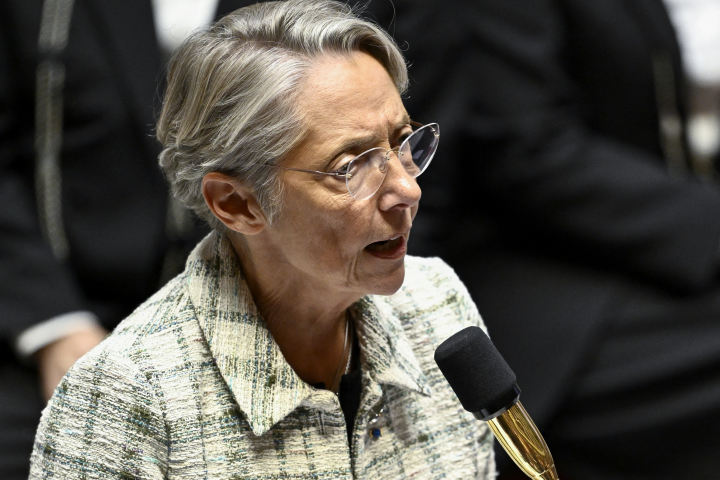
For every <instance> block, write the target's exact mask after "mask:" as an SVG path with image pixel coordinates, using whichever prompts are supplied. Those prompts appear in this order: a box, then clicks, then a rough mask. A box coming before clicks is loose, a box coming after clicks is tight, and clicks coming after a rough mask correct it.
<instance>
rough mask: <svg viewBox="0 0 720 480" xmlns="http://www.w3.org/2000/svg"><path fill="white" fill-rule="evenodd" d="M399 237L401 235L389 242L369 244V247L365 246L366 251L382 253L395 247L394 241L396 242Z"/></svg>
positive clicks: (381, 241)
mask: <svg viewBox="0 0 720 480" xmlns="http://www.w3.org/2000/svg"><path fill="white" fill-rule="evenodd" d="M401 236H402V235H399V236H397V237H395V238H391V239H390V240H380V241H379V242H374V243H371V244H370V245H368V246H367V249H368V250H372V251H374V252H382V251H385V250H390V249H393V248H395V247H396V246H397V243H396V242H395V240H397V239H398V238H400V237H401Z"/></svg>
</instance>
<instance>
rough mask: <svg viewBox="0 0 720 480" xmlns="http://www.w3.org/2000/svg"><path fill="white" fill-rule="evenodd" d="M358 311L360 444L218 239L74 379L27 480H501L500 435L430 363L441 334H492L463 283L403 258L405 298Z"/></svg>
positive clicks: (436, 263) (68, 379)
mask: <svg viewBox="0 0 720 480" xmlns="http://www.w3.org/2000/svg"><path fill="white" fill-rule="evenodd" d="M353 308H354V312H353V313H354V318H355V319H356V327H357V333H358V338H359V342H360V349H361V355H360V362H361V368H362V394H361V400H360V409H359V411H358V415H357V418H356V424H355V428H354V433H353V438H352V449H350V448H349V447H348V441H347V431H346V427H345V419H344V416H343V414H342V410H341V409H340V403H339V401H338V398H337V397H336V396H335V395H334V394H333V393H331V392H329V391H327V390H320V389H316V388H313V387H312V386H310V385H308V384H306V383H305V382H303V381H302V380H301V379H300V378H299V377H298V376H297V374H296V373H295V372H294V371H293V369H292V368H291V367H290V366H289V365H288V363H287V362H286V361H285V359H284V357H283V355H282V353H281V352H280V350H279V348H278V346H277V344H276V343H275V342H274V341H273V338H272V336H271V335H270V333H269V332H268V330H267V328H266V326H265V322H264V321H263V319H262V318H261V317H260V315H259V313H258V311H257V309H256V307H255V304H254V303H253V300H252V298H251V295H250V291H249V290H248V287H247V285H246V283H245V281H244V280H243V277H242V274H241V271H240V267H239V264H238V261H237V259H236V257H235V254H234V251H233V250H232V247H231V246H230V243H229V241H228V240H227V239H226V238H225V237H224V236H222V235H218V234H215V233H213V234H211V235H209V236H208V237H207V238H205V239H204V240H203V241H202V242H201V243H200V244H199V245H198V246H197V247H196V248H195V250H194V251H193V253H192V254H191V255H190V257H189V259H188V263H187V267H186V270H185V272H184V273H183V274H181V275H179V276H178V277H176V278H175V279H174V280H172V281H171V282H170V283H168V284H167V285H166V286H165V287H164V288H163V289H162V290H161V291H159V292H158V293H157V294H155V295H154V296H153V297H152V298H150V299H149V300H148V301H147V302H145V303H144V304H143V305H141V306H140V307H139V308H138V309H137V310H136V311H135V312H134V313H133V314H132V315H130V317H128V318H127V319H126V320H125V321H124V322H122V323H121V324H120V325H119V326H118V328H117V329H116V330H115V331H114V332H113V334H112V335H110V336H109V337H108V339H107V340H105V341H104V342H103V343H102V344H100V345H99V346H98V347H96V348H95V349H94V350H92V351H91V352H90V353H89V354H87V355H86V356H85V357H83V358H82V359H81V360H80V361H79V362H78V363H77V364H76V365H75V366H74V367H73V368H72V369H71V370H70V372H69V373H68V374H67V375H66V376H65V378H64V379H63V381H62V382H61V384H60V386H59V387H58V388H57V390H56V391H55V394H54V396H53V398H52V400H51V401H50V403H49V404H48V406H47V408H46V409H45V411H44V412H43V416H42V420H41V423H40V427H39V429H38V433H37V436H36V439H35V448H34V451H33V454H32V468H31V474H30V478H31V479H40V478H55V479H62V480H66V479H131V478H133V479H134V478H138V479H234V480H241V479H242V480H245V479H258V480H260V479H266V480H267V479H280V478H292V479H320V480H322V479H328V480H335V479H353V478H356V479H372V480H376V479H410V478H412V479H415V480H424V479H491V478H494V477H495V465H494V457H493V452H492V435H491V434H490V432H489V430H488V428H487V426H486V425H485V423H484V422H479V421H477V420H475V419H474V417H473V416H472V415H470V414H469V413H467V412H466V411H465V410H463V409H462V407H461V406H460V403H459V402H458V400H457V398H456V397H455V395H454V394H453V392H452V390H451V389H450V387H449V386H448V384H447V383H446V381H445V379H444V378H443V376H442V374H441V373H440V371H439V370H438V368H437V366H436V365H435V362H434V361H433V353H434V351H435V348H436V347H437V346H438V345H439V344H440V343H441V342H442V341H443V340H444V339H445V338H447V337H449V336H450V335H452V334H453V333H455V332H457V331H458V330H460V329H462V328H464V327H466V326H468V325H479V326H483V325H482V320H481V319H480V316H479V314H478V311H477V309H476V307H475V305H474V304H473V302H472V300H471V299H470V297H469V295H468V292H467V290H466V288H465V287H464V285H463V284H462V283H461V282H460V280H459V279H458V278H457V276H456V275H455V273H454V272H453V271H452V270H451V269H450V268H449V267H448V266H447V265H446V264H444V263H443V262H442V261H441V260H439V259H421V258H412V257H408V258H407V259H406V278H405V283H404V285H403V287H402V288H401V289H400V290H399V291H398V292H397V293H396V294H395V295H392V296H390V297H382V296H367V297H365V298H363V299H361V300H360V301H358V302H357V303H356V304H355V305H354V306H353ZM381 409H382V411H381ZM380 411H381V415H380V416H379V417H378V415H377V414H378V412H380ZM369 423H370V425H372V426H377V427H378V428H379V429H380V436H379V437H378V438H375V437H374V436H373V435H372V434H371V429H370V428H369V426H368V425H369ZM351 452H352V453H351Z"/></svg>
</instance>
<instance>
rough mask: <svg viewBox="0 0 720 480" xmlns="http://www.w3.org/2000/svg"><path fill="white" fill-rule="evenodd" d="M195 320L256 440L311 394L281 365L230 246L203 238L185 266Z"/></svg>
mask: <svg viewBox="0 0 720 480" xmlns="http://www.w3.org/2000/svg"><path fill="white" fill-rule="evenodd" d="M187 273H188V277H189V278H188V288H189V291H190V299H191V300H192V303H193V306H194V308H195V314H196V316H197V319H198V321H199V323H200V327H201V328H202V330H203V332H204V334H205V339H206V340H207V342H208V345H209V347H210V352H211V353H212V356H213V358H214V359H215V363H216V365H217V367H218V369H219V370H220V374H221V375H222V377H223V379H224V380H225V382H226V383H227V385H228V387H229V388H230V391H231V392H232V394H233V396H234V397H235V401H236V402H237V404H238V406H239V407H240V409H241V410H242V411H243V413H244V414H245V416H246V417H247V420H248V422H249V423H250V426H251V428H252V431H253V433H254V434H255V435H262V434H263V433H265V432H266V431H267V430H269V429H270V427H272V426H273V425H274V424H275V423H277V422H278V421H280V420H282V419H283V418H284V417H285V416H286V415H288V414H289V413H290V412H291V411H293V410H294V409H295V408H297V407H298V405H300V404H301V403H302V401H303V400H304V399H305V398H307V397H308V396H310V395H311V394H312V393H313V392H314V390H315V389H314V388H313V387H311V386H310V385H308V384H306V383H305V382H303V381H302V380H301V379H300V377H298V376H297V374H296V373H295V371H294V370H293V369H292V368H291V367H290V365H289V364H288V363H287V361H286V360H285V357H284V356H283V354H282V352H281V351H280V348H279V347H278V345H277V343H275V341H274V340H273V339H272V336H271V335H270V332H269V331H268V329H267V327H266V325H265V321H264V320H263V319H262V318H261V317H260V313H259V312H258V310H257V308H256V306H255V303H254V301H253V299H252V295H251V294H250V290H249V288H248V286H247V284H246V283H245V280H244V278H243V275H242V271H241V270H240V265H239V263H238V261H237V258H236V257H235V252H234V250H233V248H232V245H231V244H230V241H229V240H228V239H227V238H226V237H225V236H224V235H219V234H217V233H211V234H210V235H209V236H208V237H206V238H205V239H204V240H203V241H202V242H201V243H200V244H199V245H198V247H196V249H195V250H194V251H193V252H192V254H191V255H190V258H189V259H188V263H187Z"/></svg>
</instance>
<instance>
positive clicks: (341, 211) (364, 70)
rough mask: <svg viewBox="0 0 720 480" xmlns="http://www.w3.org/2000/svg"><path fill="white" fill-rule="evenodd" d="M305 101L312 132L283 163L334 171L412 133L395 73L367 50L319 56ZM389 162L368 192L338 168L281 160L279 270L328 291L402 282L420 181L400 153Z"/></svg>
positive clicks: (275, 238)
mask: <svg viewBox="0 0 720 480" xmlns="http://www.w3.org/2000/svg"><path fill="white" fill-rule="evenodd" d="M299 108H300V113H301V114H302V115H303V117H304V120H305V122H306V123H307V125H308V126H309V135H308V136H307V138H306V139H305V140H304V141H303V142H302V144H301V145H300V146H299V147H297V148H296V149H295V150H294V151H293V152H292V153H291V154H290V155H289V157H288V158H287V160H286V161H285V163H283V166H286V167H293V168H303V169H308V170H319V171H322V172H332V171H335V170H337V169H339V168H340V167H341V166H342V165H343V164H345V163H347V162H348V161H350V160H351V159H352V158H354V157H355V156H356V155H359V154H360V153H363V152H365V151H366V150H368V149H370V148H373V147H383V148H387V149H389V148H393V147H397V146H399V145H400V143H402V140H404V138H406V137H407V136H408V135H409V134H410V133H411V128H410V125H409V117H408V115H407V112H406V111H405V108H404V106H403V103H402V100H401V99H400V95H399V94H398V92H397V89H396V88H395V85H394V83H393V81H392V80H391V78H390V76H389V75H388V73H387V72H386V71H385V69H384V68H383V67H382V65H381V64H380V63H379V62H378V61H376V60H375V59H374V58H372V57H371V56H369V55H367V54H365V53H355V54H353V55H351V56H350V57H345V56H339V55H328V56H325V57H322V58H321V59H319V60H318V61H317V63H316V64H315V66H314V67H313V68H312V71H311V74H310V76H309V78H308V80H307V82H306V84H305V85H304V86H303V89H302V91H301V94H300V99H299ZM388 165H389V169H388V173H387V176H386V177H385V180H384V182H383V184H382V185H381V186H380V189H379V190H378V191H377V192H376V193H375V194H374V195H373V196H371V197H370V198H367V199H365V200H356V199H354V198H353V197H351V196H350V194H349V193H348V191H347V188H346V187H345V183H344V181H341V180H338V179H337V178H335V177H330V176H325V175H313V174H309V173H302V172H295V171H288V170H281V173H280V174H281V176H282V182H283V184H284V187H285V192H284V199H285V202H284V207H283V210H282V212H281V213H280V215H279V216H278V217H277V221H276V222H274V223H273V225H272V226H269V227H267V228H266V230H265V232H264V233H265V235H266V237H267V238H265V239H264V240H265V241H266V242H267V243H266V246H268V247H270V248H271V249H273V250H274V252H273V255H274V258H276V259H277V261H278V262H280V263H279V264H278V266H282V267H283V268H282V269H280V270H278V271H279V272H284V274H289V275H293V276H294V279H296V280H300V281H303V282H306V281H307V282H311V283H312V284H315V285H318V286H320V287H321V288H323V289H325V291H329V292H330V291H335V292H339V293H340V292H347V293H350V294H353V295H359V296H362V295H366V294H369V293H373V294H385V295H389V294H392V293H394V292H396V291H397V290H398V289H399V288H400V286H401V285H402V282H403V279H404V276H405V269H404V257H405V253H406V250H407V240H408V237H409V234H410V227H411V226H412V220H413V218H414V217H415V214H416V213H417V209H418V202H419V200H420V188H419V187H418V185H417V183H416V181H415V179H414V178H412V177H410V176H409V175H408V174H407V173H406V172H405V170H404V169H403V167H402V165H401V164H400V161H399V160H398V159H397V157H396V156H395V154H391V156H390V162H389V164H388ZM328 289H329V290H328Z"/></svg>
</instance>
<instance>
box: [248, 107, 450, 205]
mask: <svg viewBox="0 0 720 480" xmlns="http://www.w3.org/2000/svg"><path fill="white" fill-rule="evenodd" d="M410 125H412V126H414V127H420V128H422V127H426V126H428V125H432V123H426V124H422V123H419V122H414V121H412V120H411V121H410ZM431 130H432V132H433V135H435V138H438V139H439V138H440V134H439V133H437V131H436V129H434V128H431ZM417 131H418V130H415V131H414V132H412V133H411V134H410V135H409V136H408V138H406V139H405V140H403V142H402V143H401V144H400V146H398V147H394V148H389V149H387V150H386V151H385V161H384V162H383V163H382V164H380V169H381V170H380V171H381V172H382V173H384V174H385V175H387V171H385V172H383V170H382V168H383V166H386V165H387V163H388V162H389V161H390V152H395V154H396V155H397V154H402V152H400V148H401V147H402V146H403V144H404V143H405V142H407V141H408V139H409V138H410V136H412V135H414V134H415V132H417ZM377 149H382V147H373V148H370V149H368V150H365V151H364V152H362V153H361V154H359V155H356V156H355V157H354V158H353V159H352V160H350V161H349V162H347V163H345V164H343V166H346V165H347V167H348V169H350V165H351V164H352V162H354V161H355V160H356V159H358V158H359V157H362V156H363V155H365V154H366V153H368V152H371V151H373V150H377ZM428 165H429V164H428ZM260 166H262V167H273V168H281V169H283V170H292V171H293V172H305V173H314V174H318V175H327V176H330V177H335V178H344V179H345V186H346V187H347V181H348V180H350V179H351V178H352V177H353V175H352V173H339V172H321V171H319V170H307V169H304V168H294V167H283V166H281V165H268V164H264V165H260ZM341 168H342V167H341ZM425 169H427V165H426V166H425ZM425 169H423V170H421V171H420V173H418V174H417V175H415V176H414V177H412V178H417V177H419V176H420V175H421V174H422V173H423V172H424V171H425ZM405 171H407V170H405ZM383 181H384V178H383ZM380 185H382V183H380ZM378 188H380V186H378ZM375 193H377V190H375V191H374V192H373V193H372V194H371V195H370V196H368V197H365V198H370V197H372V196H373V195H375ZM348 194H350V196H351V197H353V194H352V193H351V192H350V189H349V187H348ZM353 198H355V197H353Z"/></svg>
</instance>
